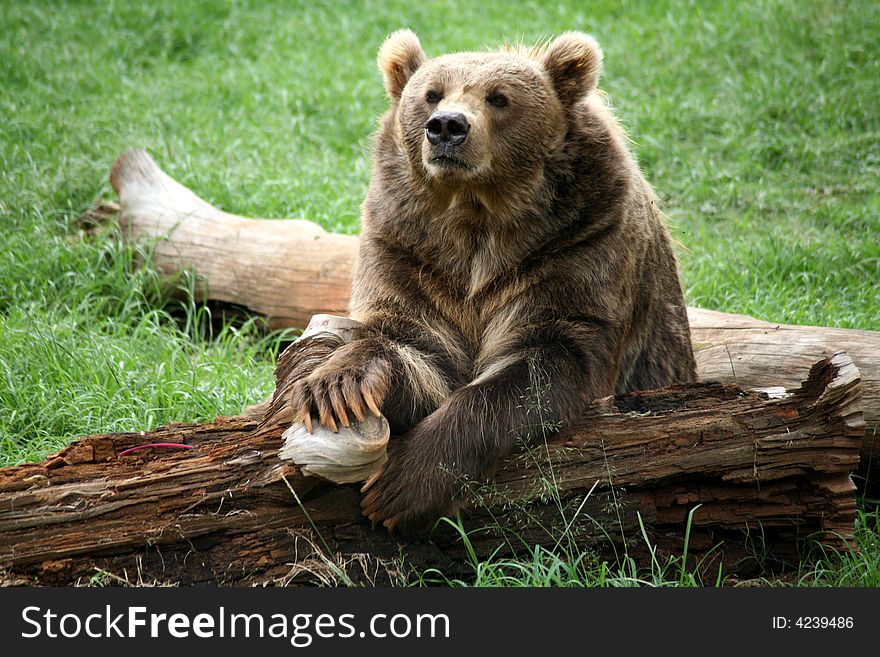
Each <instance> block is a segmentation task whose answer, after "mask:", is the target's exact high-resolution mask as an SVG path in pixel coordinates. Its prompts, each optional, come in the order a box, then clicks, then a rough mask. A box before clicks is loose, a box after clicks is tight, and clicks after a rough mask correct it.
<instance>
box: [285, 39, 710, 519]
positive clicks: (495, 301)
mask: <svg viewBox="0 0 880 657" xmlns="http://www.w3.org/2000/svg"><path fill="white" fill-rule="evenodd" d="M601 62H602V55H601V51H600V50H599V47H598V45H597V44H596V42H595V41H594V40H593V39H592V38H591V37H589V36H587V35H584V34H580V33H577V32H570V33H566V34H564V35H562V36H561V37H559V38H558V39H556V40H555V41H552V42H550V43H548V44H545V45H543V46H539V47H536V48H532V49H523V48H511V49H508V50H502V51H499V52H488V53H461V54H453V55H446V56H442V57H438V58H436V59H432V60H429V59H428V58H427V57H426V56H425V54H424V52H423V51H422V48H421V46H420V44H419V41H418V39H417V38H416V36H415V35H414V34H413V33H412V32H409V31H406V30H404V31H400V32H396V33H395V34H393V35H391V36H390V37H389V38H388V40H387V41H386V42H385V44H384V45H383V46H382V48H381V50H380V53H379V66H380V68H381V70H382V73H383V76H384V80H385V87H386V89H387V91H388V94H389V95H390V97H391V108H390V110H389V111H388V112H387V113H386V114H385V116H384V117H383V118H382V120H381V126H380V130H379V134H378V136H377V139H376V143H375V162H374V171H373V177H372V181H371V184H370V188H369V192H368V194H367V198H366V201H365V203H364V206H363V233H362V237H361V246H360V249H361V250H360V261H359V265H358V269H357V273H356V277H355V282H354V290H353V295H352V301H351V309H350V310H351V316H352V317H354V318H355V319H359V320H360V321H362V322H363V323H364V324H365V325H366V326H367V329H368V334H367V337H365V338H363V339H360V340H357V341H355V342H353V343H350V344H347V345H345V346H343V347H340V348H338V349H337V350H336V351H334V352H333V354H332V355H331V356H330V357H329V358H326V359H324V360H323V362H321V364H320V365H318V366H317V367H316V368H315V369H314V370H313V371H312V372H311V373H310V374H308V376H304V377H303V379H302V380H301V381H300V382H299V383H298V384H297V386H296V387H295V390H294V393H293V404H294V408H295V409H297V412H298V416H299V417H300V418H301V419H303V420H305V419H306V418H307V417H308V416H309V415H310V414H311V413H317V414H318V417H319V419H320V421H321V422H322V423H324V424H325V425H327V426H330V427H331V428H334V429H335V428H336V423H337V422H341V423H342V424H345V425H347V424H348V423H349V421H350V420H351V419H352V417H357V418H362V417H363V416H364V414H365V413H367V412H375V413H378V412H379V410H381V411H382V412H383V413H384V414H385V415H386V416H387V417H388V419H389V421H390V422H391V425H392V429H393V433H394V434H395V437H394V438H392V442H391V448H390V454H389V460H388V462H387V464H386V466H385V467H384V469H383V470H382V471H381V472H380V473H378V475H377V476H375V477H373V478H372V479H371V480H370V481H369V482H368V483H367V485H366V486H365V487H364V489H365V491H366V494H365V497H364V499H363V510H364V513H365V515H367V516H368V517H369V518H370V519H372V520H373V522H374V523H375V522H383V523H384V524H385V525H386V526H387V527H389V528H392V529H393V528H395V527H401V528H408V529H419V528H424V527H425V526H426V525H427V524H428V523H430V522H432V521H433V520H435V519H436V518H437V517H438V516H439V515H442V514H444V513H447V512H449V511H451V510H453V509H454V507H455V503H456V501H458V500H459V499H460V498H461V495H462V491H463V490H464V488H465V484H466V483H467V482H469V481H474V480H479V479H481V478H483V477H485V476H486V474H487V473H488V472H489V471H490V470H491V469H492V466H493V464H494V463H495V462H496V460H497V459H498V458H499V457H502V456H505V455H506V454H508V453H510V452H511V450H512V449H513V447H514V446H515V444H516V442H517V441H518V440H526V441H528V440H531V439H534V438H535V437H540V436H543V435H545V434H546V432H547V431H553V430H556V429H558V428H560V427H563V426H565V425H567V424H569V423H571V422H572V421H574V420H576V419H577V418H578V416H580V415H581V414H582V413H583V412H584V410H585V409H586V407H587V405H588V404H589V403H590V401H591V400H593V399H596V398H598V397H603V396H606V395H611V394H614V393H623V392H627V391H630V390H635V389H647V388H655V387H660V386H665V385H668V384H671V383H674V382H687V381H692V380H694V378H695V364H694V358H693V354H692V352H691V341H690V335H689V329H688V321H687V315H686V312H685V305H684V301H683V298H682V292H681V287H680V284H679V280H678V273H677V270H676V262H675V258H674V255H673V252H672V249H671V246H670V239H669V236H668V233H667V230H666V228H665V226H664V222H663V217H662V215H661V213H660V212H659V210H658V208H657V203H656V200H655V196H654V193H653V191H652V189H651V187H650V186H649V185H648V183H647V182H645V180H644V178H643V177H642V175H641V173H640V171H639V168H638V166H637V165H636V163H635V161H634V160H633V158H632V157H631V155H630V153H629V152H628V150H627V147H626V143H625V138H624V136H623V132H622V131H621V129H620V127H619V126H618V124H617V123H616V121H615V120H614V118H613V117H612V115H611V113H610V112H609V110H608V109H607V107H606V105H605V103H604V102H603V99H602V96H601V95H600V94H599V93H597V91H596V83H597V80H598V77H599V73H600V69H601Z"/></svg>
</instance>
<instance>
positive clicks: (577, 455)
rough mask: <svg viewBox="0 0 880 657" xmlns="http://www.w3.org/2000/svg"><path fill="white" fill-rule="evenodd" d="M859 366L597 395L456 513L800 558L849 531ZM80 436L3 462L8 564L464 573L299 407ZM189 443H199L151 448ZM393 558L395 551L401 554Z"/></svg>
mask: <svg viewBox="0 0 880 657" xmlns="http://www.w3.org/2000/svg"><path fill="white" fill-rule="evenodd" d="M861 408H862V407H861V388H860V382H859V372H858V370H857V369H856V367H855V366H854V365H853V363H852V361H851V360H850V359H849V358H848V357H847V356H846V354H843V353H839V354H836V355H834V356H833V357H831V358H828V359H824V360H823V361H821V362H819V363H817V364H816V365H815V366H814V367H813V368H812V369H811V370H810V372H809V376H808V378H807V379H806V381H805V382H804V384H803V385H802V386H801V387H800V388H799V389H797V390H793V391H791V392H790V394H787V395H785V396H783V397H782V398H780V399H768V398H767V395H766V394H761V393H757V392H746V391H743V390H741V389H739V388H737V387H736V386H731V385H722V384H718V383H704V384H692V385H688V386H677V387H671V388H667V389H663V390H659V391H648V392H644V393H636V394H632V395H628V396H626V397H621V398H617V399H616V400H615V399H612V398H607V399H603V400H598V401H597V402H596V403H595V404H594V405H593V407H592V408H591V409H590V411H589V412H588V413H587V414H586V415H585V416H584V418H583V420H582V422H580V423H579V424H578V425H577V426H575V427H572V428H570V429H568V430H566V431H564V432H563V433H561V434H559V435H557V436H554V437H551V438H549V439H548V440H547V441H546V444H541V443H540V441H539V445H538V446H537V447H532V448H531V449H528V450H522V451H520V452H519V453H518V454H517V455H516V456H515V457H513V458H511V459H509V460H508V461H507V462H505V463H504V464H502V465H501V466H500V467H499V469H498V471H497V473H496V476H495V478H494V480H493V482H492V483H491V484H488V485H481V486H474V487H473V488H472V490H471V497H470V500H471V503H470V506H469V507H468V508H467V509H466V510H465V511H463V512H462V522H463V526H464V528H465V529H466V530H467V531H469V532H470V543H471V548H472V549H473V550H474V552H475V553H476V554H477V555H478V557H479V558H482V559H485V558H489V557H490V556H491V557H494V558H499V557H503V556H513V555H516V554H520V555H522V554H528V551H529V550H530V549H531V547H532V546H533V545H543V546H546V547H549V548H553V547H558V546H559V542H560V541H562V542H563V547H566V548H571V547H574V548H575V549H577V550H578V551H580V550H594V551H596V552H597V553H598V554H600V555H603V556H605V557H608V558H615V557H616V558H620V557H622V556H623V555H628V556H632V557H634V558H636V559H639V560H641V561H640V562H641V563H642V565H648V564H649V562H648V561H647V560H648V558H649V552H648V544H647V543H646V542H645V540H644V537H643V534H642V529H641V527H644V532H645V534H646V536H647V539H648V540H649V541H650V546H652V548H653V549H655V550H657V555H658V557H661V558H662V557H663V556H664V555H675V554H681V551H682V549H683V541H684V537H685V532H686V528H687V525H688V518H689V517H690V519H691V527H690V539H689V544H688V554H689V555H690V558H691V559H692V560H693V561H694V562H700V563H701V568H703V569H706V570H708V571H710V572H713V573H714V572H717V568H718V563H719V561H720V563H721V564H722V566H723V572H725V573H739V574H748V573H751V572H754V571H755V570H756V568H758V567H760V568H762V569H763V572H769V571H770V570H772V569H774V568H783V567H784V566H785V564H789V565H791V564H796V563H798V562H799V561H800V560H801V559H802V558H804V556H805V553H804V552H803V550H804V549H805V546H806V545H807V539H808V538H810V537H812V538H815V539H817V540H819V541H821V542H822V543H824V544H825V545H826V546H829V547H833V548H841V549H843V548H846V545H847V539H848V538H849V537H850V536H851V535H852V532H853V528H854V522H855V514H856V499H855V487H854V485H853V483H852V481H851V479H850V476H849V473H850V471H851V470H852V469H853V468H855V467H856V464H857V463H858V454H859V447H860V445H861V441H862V437H863V435H864V419H863V414H862V410H861ZM272 414H273V415H272V417H271V418H269V420H270V421H267V422H264V423H262V425H258V423H257V422H256V421H255V420H253V419H248V418H242V417H239V418H218V419H217V421H216V422H214V423H211V424H206V425H173V426H168V427H164V428H161V429H157V430H155V431H151V432H141V433H125V434H109V435H98V436H89V437H86V438H82V439H80V440H78V441H77V442H75V443H74V444H72V445H71V446H69V447H67V448H66V449H64V450H62V451H61V452H59V453H58V454H57V455H55V456H53V457H51V458H49V459H48V460H46V461H44V462H43V463H34V464H25V465H21V466H18V467H13V468H4V469H0V573H2V575H0V583H3V584H23V583H27V584H45V585H69V584H83V583H87V582H88V581H89V580H90V578H92V577H94V576H104V577H109V578H110V579H111V580H112V581H114V582H115V581H120V580H122V581H127V582H129V583H132V584H136V583H161V582H173V583H179V584H195V583H213V584H228V585H247V584H264V583H276V584H279V583H280V584H287V583H294V582H297V583H300V582H301V583H341V582H345V581H348V580H351V581H356V582H367V583H370V582H373V583H389V582H391V583H399V582H402V581H403V580H404V579H405V578H406V576H407V575H408V574H409V573H410V570H411V569H415V570H423V569H426V568H438V569H440V570H441V571H443V572H444V573H446V574H447V575H460V574H466V573H467V572H468V570H469V569H468V565H467V564H468V551H467V550H466V549H465V548H464V546H463V545H462V543H461V541H460V540H459V535H458V533H457V532H456V531H455V530H454V529H453V528H452V527H450V526H449V525H447V524H445V523H441V524H440V525H438V528H437V530H436V531H435V532H434V533H433V535H432V537H431V540H430V541H421V542H412V543H407V544H405V545H404V544H400V543H398V541H397V540H395V538H394V537H393V536H391V535H389V534H388V533H387V532H386V531H384V530H383V529H375V530H374V529H372V528H371V527H370V525H369V523H368V522H367V521H366V520H365V519H364V518H363V517H362V516H361V514H360V506H359V501H360V495H359V492H358V486H357V485H342V486H337V485H330V484H328V483H326V482H323V481H322V480H320V479H318V478H315V477H306V476H303V475H302V474H301V473H300V472H299V470H298V468H297V467H296V466H294V465H292V464H290V463H287V462H283V461H281V460H280V459H278V458H277V450H278V449H279V447H280V444H281V439H280V430H281V428H282V427H284V426H285V423H286V422H288V421H289V409H287V407H286V406H285V405H284V404H283V403H278V404H276V405H275V406H274V408H273V410H272ZM159 442H162V443H184V444H187V445H191V446H192V449H189V450H176V449H173V448H168V447H165V448H156V449H145V450H140V451H136V452H132V453H131V454H130V455H128V456H124V457H121V458H119V457H118V456H117V455H118V454H119V453H120V452H122V451H124V450H126V449H129V448H131V447H134V446H136V445H142V444H147V443H159ZM402 557H403V558H404V559H403V560H402Z"/></svg>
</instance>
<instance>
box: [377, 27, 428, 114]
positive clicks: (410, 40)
mask: <svg viewBox="0 0 880 657" xmlns="http://www.w3.org/2000/svg"><path fill="white" fill-rule="evenodd" d="M427 59H428V57H427V56H426V55H425V52H424V51H423V50H422V44H421V43H419V37H417V36H416V35H415V33H414V32H412V31H410V30H398V31H397V32H394V33H393V34H392V35H391V36H389V37H388V38H387V39H385V43H383V44H382V47H381V48H380V49H379V57H378V64H379V69H380V70H381V71H382V77H383V78H384V79H385V89H387V91H388V95H390V96H391V98H393V99H394V100H395V101H398V100H400V94H402V93H403V88H404V87H405V86H406V83H407V82H409V79H410V78H411V77H412V74H413V73H415V72H416V70H418V68H419V66H421V65H422V64H424V63H425V62H426V61H427Z"/></svg>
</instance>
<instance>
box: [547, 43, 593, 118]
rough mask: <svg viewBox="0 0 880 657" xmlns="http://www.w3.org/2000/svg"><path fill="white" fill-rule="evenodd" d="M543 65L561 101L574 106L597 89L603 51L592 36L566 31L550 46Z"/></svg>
mask: <svg viewBox="0 0 880 657" xmlns="http://www.w3.org/2000/svg"><path fill="white" fill-rule="evenodd" d="M541 62H542V63H543V64H544V68H545V69H546V70H547V73H549V74H550V80H552V82H553V87H554V88H555V89H556V95H557V96H559V100H561V101H562V103H563V104H565V105H571V104H572V103H574V102H575V101H576V100H578V99H580V98H582V97H583V96H586V95H587V94H588V93H590V92H591V91H593V90H594V89H595V88H596V85H597V84H598V82H599V74H600V73H601V72H602V50H601V49H600V48H599V44H598V43H597V41H596V40H595V39H594V38H593V37H591V36H590V35H589V34H584V33H583V32H566V33H565V34H563V35H562V36H560V37H559V38H558V39H556V40H555V41H552V42H551V43H550V44H549V45H548V46H547V48H546V50H544V53H543V57H542V58H541Z"/></svg>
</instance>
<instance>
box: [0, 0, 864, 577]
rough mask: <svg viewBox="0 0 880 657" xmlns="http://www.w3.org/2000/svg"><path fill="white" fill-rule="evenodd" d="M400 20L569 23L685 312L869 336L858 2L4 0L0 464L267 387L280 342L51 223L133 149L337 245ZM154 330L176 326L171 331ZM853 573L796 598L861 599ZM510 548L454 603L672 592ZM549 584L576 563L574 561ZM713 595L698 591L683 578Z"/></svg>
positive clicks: (192, 412) (858, 570) (468, 38)
mask: <svg viewBox="0 0 880 657" xmlns="http://www.w3.org/2000/svg"><path fill="white" fill-rule="evenodd" d="M402 26H408V27H410V28H412V29H414V30H415V31H416V32H417V33H418V34H419V35H420V37H421V39H422V44H423V46H424V47H425V49H426V50H427V52H428V53H429V54H440V53H442V52H447V51H452V50H460V49H475V48H481V47H484V46H492V45H497V44H499V43H500V42H502V41H504V40H519V39H522V40H525V41H533V40H537V39H538V38H540V37H542V36H547V35H552V34H556V33H559V32H561V31H563V30H567V29H580V30H585V31H588V32H591V33H593V34H594V35H595V36H596V37H597V38H598V39H599V41H600V43H601V44H602V46H603V49H604V51H605V56H606V67H605V74H604V77H603V80H602V82H601V83H600V86H601V87H602V88H603V89H604V90H605V91H606V92H607V93H608V94H609V95H610V97H611V100H612V102H613V105H614V107H615V109H616V112H617V113H618V115H619V116H620V118H621V120H622V122H623V123H624V124H625V125H626V126H627V127H628V129H629V131H630V134H631V136H632V139H633V141H634V149H635V151H636V152H637V154H638V157H639V159H640V161H641V163H642V166H643V168H644V170H645V172H646V174H647V177H648V179H649V180H650V181H651V182H652V183H653V184H654V186H655V187H656V189H657V191H658V193H659V194H660V196H661V198H662V199H663V201H664V204H665V210H666V212H667V213H668V215H669V217H670V219H671V222H672V226H673V230H674V233H675V236H676V238H677V239H678V241H679V242H680V244H681V248H680V253H679V254H680V259H681V264H682V273H683V279H684V282H685V285H686V293H687V300H688V302H689V303H690V304H691V305H698V306H702V307H705V308H711V309H717V310H723V311H727V312H737V313H746V314H751V315H754V316H757V317H761V318H764V319H769V320H774V321H780V322H788V323H802V324H818V325H833V326H843V327H855V328H863V329H872V330H880V193H878V186H880V185H878V183H880V176H878V174H880V110H878V108H880V42H878V39H877V35H878V34H880V4H878V3H876V2H872V1H871V0H864V1H862V2H857V1H853V2H845V1H833V2H828V1H825V0H814V1H807V0H803V1H802V0H779V1H776V2H770V1H766V2H749V3H744V2H733V1H731V2H711V3H694V5H693V6H688V5H686V4H685V3H678V2H668V3H667V2H655V1H652V0H645V1H630V2H616V1H615V2H611V1H607V2H606V1H601V0H600V1H597V2H591V3H588V4H587V3H583V2H581V1H579V0H560V1H554V2H537V1H535V2H528V3H511V4H505V3H500V2H499V3H486V4H484V3H472V2H452V1H447V2H437V3H432V2H427V3H413V2H401V1H400V0H382V2H378V1H375V0H370V1H367V2H363V3H348V2H342V1H338V2H332V1H329V0H328V1H323V2H322V1H312V2H302V3H300V2H280V1H279V2H263V1H260V2H257V1H256V0H254V1H253V2H247V1H240V2H235V3H220V2H211V3H209V2H199V3H196V2H191V3H190V2H171V1H165V2H146V1H145V2H45V1H36V2H26V1H20V2H13V1H11V0H10V1H6V2H3V3H2V6H0V464H13V463H18V462H21V461H23V460H33V459H39V458H41V457H43V456H44V455H45V454H46V453H47V452H49V451H51V450H54V449H57V448H58V447H60V446H62V445H64V444H65V443H66V442H68V441H69V440H70V439H71V438H73V437H75V436H76V435H80V434H87V433H95V432H104V431H123V430H140V429H146V428H151V427H155V426H157V425H160V424H162V423H166V422H169V421H172V420H177V421H202V420H209V419H211V418H213V417H214V416H215V415H218V414H235V413H237V412H238V411H239V410H240V409H241V408H242V407H243V406H245V405H246V404H249V403H253V402H255V401H258V400H260V399H261V398H263V397H265V395H266V394H267V393H268V392H269V391H270V390H271V387H272V380H271V371H272V367H273V362H274V358H275V356H276V353H277V348H278V338H279V336H277V335H265V334H262V333H261V332H260V331H259V330H258V329H257V327H255V326H245V327H243V328H239V329H235V328H232V327H227V328H226V329H225V330H223V331H221V332H220V334H219V335H217V334H216V333H215V334H214V335H209V331H208V330H207V327H208V326H209V324H210V322H209V321H208V320H209V318H208V316H207V312H206V311H205V309H203V308H199V307H196V306H195V305H193V304H192V303H187V302H185V301H184V302H176V303H175V304H172V305H170V306H169V299H168V296H167V294H166V293H165V292H164V291H163V290H162V289H161V286H160V285H159V282H158V279H157V277H156V276H155V274H154V273H153V272H152V271H151V270H150V269H149V267H145V268H136V267H135V266H133V264H132V262H133V256H135V255H136V254H134V253H133V252H132V250H131V249H129V248H126V247H122V246H120V245H118V244H117V243H116V242H115V241H113V240H112V239H110V238H107V237H105V238H103V239H98V240H90V239H86V238H85V237H84V236H83V235H82V234H81V232H80V231H79V230H78V229H77V227H76V222H75V220H76V217H77V216H78V214H79V213H80V212H81V211H82V210H84V209H85V208H87V207H88V206H89V205H90V204H91V203H92V202H93V201H95V200H96V199H98V198H101V197H109V196H111V195H112V192H111V190H110V188H109V185H108V183H107V182H106V181H107V173H108V171H109V168H110V165H111V164H112V162H113V160H114V159H115V157H116V156H117V155H118V154H119V153H121V152H122V151H123V150H125V149H127V148H130V147H132V146H144V147H146V148H147V149H149V151H150V152H151V153H152V154H153V156H154V157H155V158H156V159H157V161H158V162H159V164H160V165H161V166H162V167H163V168H164V169H165V170H166V171H168V173H169V174H170V175H172V176H173V177H175V178H176V179H178V180H180V181H181V182H182V183H183V184H185V185H187V186H188V187H190V188H191V189H193V190H195V191H196V192H197V193H198V194H200V195H201V196H203V197H204V198H206V199H208V200H210V201H211V202H213V203H215V204H216V205H219V206H220V207H222V208H224V209H226V210H229V211H231V212H235V213H239V214H247V215H251V216H265V217H271V216H279V217H283V216H300V217H305V218H308V219H312V220H314V221H317V222H319V223H321V224H322V225H324V226H325V227H327V228H328V229H331V230H334V231H344V232H350V233H356V232H357V231H358V208H359V205H360V203H361V201H362V199H363V196H364V194H365V191H366V186H367V183H368V180H369V175H370V159H369V143H370V135H371V132H372V131H373V129H374V128H375V119H376V117H377V116H378V114H379V113H380V112H381V111H382V110H383V108H384V106H385V100H384V97H383V90H382V84H381V79H380V75H379V73H378V71H377V70H376V67H375V53H376V50H377V48H378V46H379V44H380V43H381V42H382V40H383V38H384V37H385V36H386V35H387V34H388V33H389V32H391V31H393V30H394V29H397V28H399V27H402ZM172 311H177V314H178V315H179V316H183V317H184V318H185V320H186V321H185V322H184V324H183V325H181V324H180V323H178V322H175V321H172V320H171V319H170V314H169V313H170V312H172ZM860 542H861V545H862V554H861V555H860V556H858V557H852V556H843V557H841V556H837V555H829V557H828V558H827V559H823V560H821V561H820V562H819V564H818V565H816V564H812V565H810V566H805V567H804V569H803V571H802V572H801V573H799V574H798V576H797V580H796V581H797V583H800V584H804V585H823V584H825V585H827V584H852V585H858V584H867V585H878V584H880V537H878V517H877V514H876V513H868V512H866V513H865V514H864V515H863V516H862V517H861V518H860ZM575 556H576V555H568V558H567V559H565V560H562V559H561V558H560V556H559V555H548V554H535V555H532V556H531V557H529V558H526V559H524V560H521V561H518V562H512V563H493V564H477V565H476V567H477V570H478V571H479V573H480V574H479V576H478V578H477V582H478V583H487V584H493V583H494V584H505V585H511V584H516V583H520V584H523V583H525V584H537V583H554V584H569V583H589V584H592V585H619V584H625V583H638V582H647V583H652V584H664V583H672V584H680V583H685V584H689V583H695V582H694V581H693V579H692V578H690V579H689V578H686V577H683V576H682V574H681V573H679V572H677V571H675V569H674V568H672V571H668V570H664V569H660V570H659V571H658V570H657V569H652V568H650V567H649V568H648V570H647V571H645V570H640V569H639V568H636V567H634V566H632V565H631V564H629V565H628V564H618V565H614V566H612V570H610V571H609V570H607V567H606V566H603V565H602V564H597V563H594V562H592V561H590V560H589V559H588V558H583V559H580V560H578V559H577V558H573V557H575ZM572 564H574V565H575V566H577V567H572ZM708 583H712V582H708Z"/></svg>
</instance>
